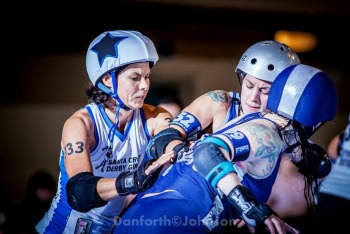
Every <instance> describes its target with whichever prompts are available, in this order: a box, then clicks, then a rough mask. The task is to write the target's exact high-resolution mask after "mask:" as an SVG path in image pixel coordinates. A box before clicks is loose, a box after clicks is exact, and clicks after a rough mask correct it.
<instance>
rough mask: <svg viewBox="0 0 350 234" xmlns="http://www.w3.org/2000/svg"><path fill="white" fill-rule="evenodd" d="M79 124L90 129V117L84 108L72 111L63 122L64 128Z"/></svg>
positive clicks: (91, 126)
mask: <svg viewBox="0 0 350 234" xmlns="http://www.w3.org/2000/svg"><path fill="white" fill-rule="evenodd" d="M79 126H80V127H81V128H85V129H87V130H90V129H91V128H93V122H92V119H91V117H90V115H89V113H88V111H87V110H86V109H85V108H83V109H80V110H78V111H76V112H75V113H73V114H72V115H71V116H70V117H69V118H68V119H67V120H66V122H65V123H64V129H65V128H72V127H79Z"/></svg>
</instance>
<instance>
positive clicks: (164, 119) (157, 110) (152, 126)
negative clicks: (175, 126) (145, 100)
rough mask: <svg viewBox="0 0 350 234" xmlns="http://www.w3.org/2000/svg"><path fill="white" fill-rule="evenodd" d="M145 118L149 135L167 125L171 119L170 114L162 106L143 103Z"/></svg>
mask: <svg viewBox="0 0 350 234" xmlns="http://www.w3.org/2000/svg"><path fill="white" fill-rule="evenodd" d="M142 109H143V111H144V113H145V116H146V120H147V127H148V131H149V133H150V134H151V136H153V135H155V134H157V133H158V132H159V131H161V130H163V129H165V128H167V127H168V125H169V122H170V121H171V120H172V119H173V117H172V116H171V114H170V113H169V112H168V111H166V110H165V109H164V108H162V107H158V106H153V105H149V104H144V105H143V107H142Z"/></svg>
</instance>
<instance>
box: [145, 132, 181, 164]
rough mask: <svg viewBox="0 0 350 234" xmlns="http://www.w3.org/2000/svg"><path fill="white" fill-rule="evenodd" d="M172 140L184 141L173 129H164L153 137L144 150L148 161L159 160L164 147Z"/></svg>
mask: <svg viewBox="0 0 350 234" xmlns="http://www.w3.org/2000/svg"><path fill="white" fill-rule="evenodd" d="M174 140H180V141H184V139H183V138H182V136H181V133H180V132H179V131H178V130H176V129H175V128H166V129H164V130H162V131H160V132H159V133H158V134H156V135H155V136H153V137H152V138H151V140H150V142H149V143H148V145H147V148H146V154H147V156H148V158H149V159H154V158H155V159H157V158H159V157H160V156H161V155H162V154H163V153H164V150H165V147H166V146H167V145H168V144H169V143H170V142H172V141H174Z"/></svg>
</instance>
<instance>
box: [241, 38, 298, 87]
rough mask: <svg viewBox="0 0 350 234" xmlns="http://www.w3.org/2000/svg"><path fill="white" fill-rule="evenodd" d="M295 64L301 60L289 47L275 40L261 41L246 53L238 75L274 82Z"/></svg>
mask: <svg viewBox="0 0 350 234" xmlns="http://www.w3.org/2000/svg"><path fill="white" fill-rule="evenodd" d="M295 64H300V59H299V57H298V55H297V54H296V53H295V52H294V51H293V50H292V49H291V48H290V47H289V46H287V45H285V44H283V43H280V42H277V41H273V40H267V41H260V42H258V43H255V44H254V45H252V46H250V47H249V48H248V49H247V50H246V51H245V52H244V54H243V55H242V57H241V59H240V60H239V62H238V65H237V67H236V73H237V74H240V75H241V77H244V76H245V75H246V74H249V75H252V76H254V77H256V78H258V79H260V80H264V81H268V82H273V81H274V80H275V78H276V77H277V75H278V74H279V73H280V72H281V71H283V70H284V69H285V68H287V67H289V66H291V65H295Z"/></svg>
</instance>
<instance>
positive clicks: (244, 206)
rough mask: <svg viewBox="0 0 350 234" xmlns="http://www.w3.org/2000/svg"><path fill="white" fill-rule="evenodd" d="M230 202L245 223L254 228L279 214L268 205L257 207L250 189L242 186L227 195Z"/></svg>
mask: <svg viewBox="0 0 350 234" xmlns="http://www.w3.org/2000/svg"><path fill="white" fill-rule="evenodd" d="M227 199H228V201H229V202H230V203H231V204H232V205H233V206H234V207H235V208H236V209H237V211H238V212H239V213H241V214H242V218H243V219H244V221H245V222H246V223H247V224H249V225H251V226H253V227H257V226H262V225H264V221H265V219H267V218H268V217H269V216H270V215H271V214H274V215H276V216H277V214H276V213H275V212H274V211H273V210H272V209H271V208H270V207H269V206H268V205H266V204H261V205H257V202H256V200H255V198H254V196H253V195H252V194H251V192H250V191H249V189H247V188H245V187H243V186H242V185H237V186H236V187H235V188H234V189H232V191H231V192H230V193H229V194H228V195H227Z"/></svg>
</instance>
